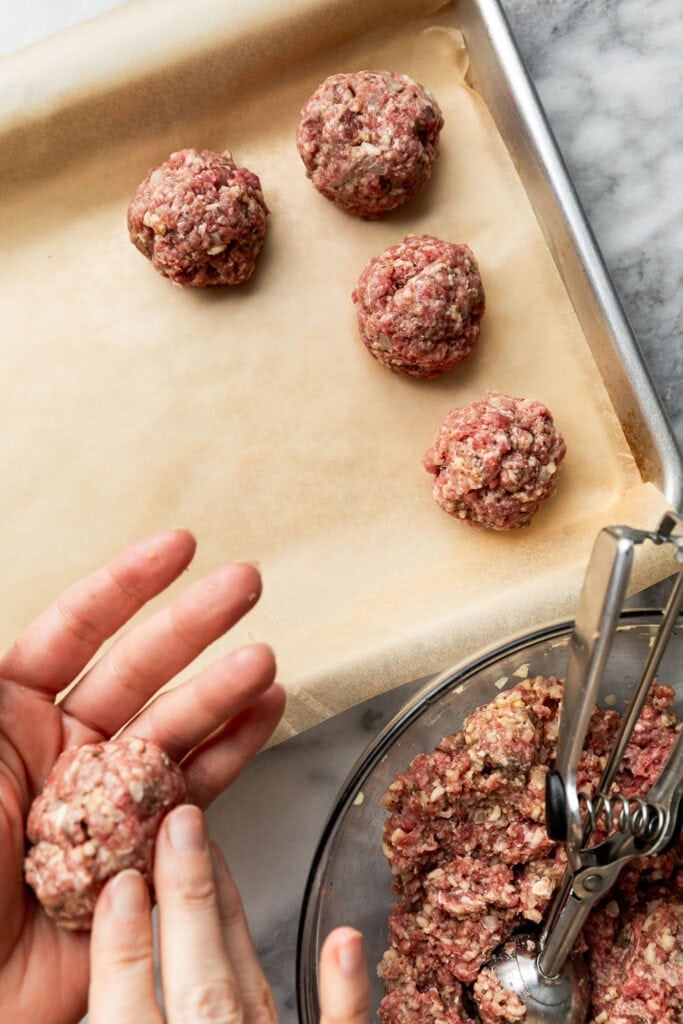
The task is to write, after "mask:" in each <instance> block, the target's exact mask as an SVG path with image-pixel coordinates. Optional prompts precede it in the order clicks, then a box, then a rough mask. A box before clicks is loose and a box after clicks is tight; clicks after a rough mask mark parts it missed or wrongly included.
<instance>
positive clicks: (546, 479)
mask: <svg viewBox="0 0 683 1024" xmlns="http://www.w3.org/2000/svg"><path fill="white" fill-rule="evenodd" d="M565 452H566V445H565V443H564V439H563V437H562V435H561V434H560V432H559V431H558V430H556V428H555V426H554V424H553V418H552V416H551V414H550V412H549V411H548V410H547V409H546V407H545V406H544V405H542V404H541V402H536V401H533V400H532V399H528V398H512V397H510V396H509V395H499V394H496V393H495V392H489V394H487V395H484V397H483V398H482V400H481V401H480V402H472V403H471V404H470V405H466V406H464V407H463V408H462V409H454V410H453V411H452V412H450V413H449V414H448V416H446V418H445V420H444V421H443V423H442V424H441V428H440V429H439V433H438V434H437V436H436V440H435V441H434V444H433V445H432V447H431V448H430V449H429V451H428V452H427V454H426V455H425V456H424V458H423V460H422V464H423V465H424V467H425V469H426V470H427V471H428V472H429V473H433V474H434V499H435V500H436V502H437V504H439V505H440V506H441V508H442V509H443V510H444V511H445V512H448V514H449V515H452V516H455V517H456V518H457V519H462V520H464V521H465V522H467V523H469V524H470V525H471V526H486V527H489V529H492V530H510V529H512V528H513V527H515V526H524V524H525V523H528V522H529V521H530V520H531V519H532V517H533V516H534V515H535V514H536V512H537V511H538V507H539V505H540V503H541V502H542V501H545V500H546V499H547V498H550V497H551V496H552V495H553V494H554V493H555V488H556V485H557V472H558V469H559V467H560V463H561V462H562V460H563V458H564V456H565Z"/></svg>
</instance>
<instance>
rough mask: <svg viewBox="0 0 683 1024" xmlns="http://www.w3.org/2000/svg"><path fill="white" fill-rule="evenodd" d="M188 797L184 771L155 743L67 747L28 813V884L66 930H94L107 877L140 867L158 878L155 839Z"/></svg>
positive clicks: (118, 742)
mask: <svg viewBox="0 0 683 1024" xmlns="http://www.w3.org/2000/svg"><path fill="white" fill-rule="evenodd" d="M185 796H186V791H185V780H184V777H183V774H182V772H181V770H180V768H178V766H177V765H175V764H174V763H173V762H172V761H171V759H170V758H169V757H168V756H167V755H166V754H164V752H163V751H162V750H160V749H159V748H158V747H157V746H156V745H155V744H154V743H150V742H149V740H142V739H137V738H135V737H132V738H129V739H120V740H110V741H109V742H107V743H88V744H86V745H85V746H83V747H77V748H74V749H72V750H66V751H64V753H63V754H62V755H61V757H60V758H59V759H58V760H57V762H56V764H55V766H54V768H53V769H52V771H51V772H50V774H49V776H48V779H47V782H46V783H45V788H44V790H43V792H42V793H41V794H40V796H39V797H37V798H36V799H35V800H34V802H33V805H32V807H31V811H30V813H29V816H28V823H27V829H26V831H27V834H28V838H29V840H30V842H31V843H33V844H35V845H34V846H32V848H31V849H30V850H29V853H28V856H27V857H26V863H25V871H26V881H27V882H28V883H29V885H30V886H32V888H33V889H34V890H35V893H36V896H37V897H38V899H39V900H40V902H41V903H42V904H43V907H44V908H45V910H46V911H47V913H48V914H49V915H50V917H52V918H54V920H55V921H56V922H57V924H59V925H60V926H61V927H62V928H69V929H72V930H76V929H83V928H90V925H91V921H92V913H93V909H94V907H95V901H96V900H97V897H98V895H99V892H100V890H101V889H102V888H103V887H104V884H105V882H106V881H107V879H108V878H111V876H112V875H115V874H117V872H119V871H123V869H124V868H137V870H138V871H140V872H141V873H142V875H143V876H144V877H145V879H146V881H147V882H148V883H149V884H150V885H151V882H152V860H153V853H154V841H155V838H156V834H157V832H158V830H159V826H160V824H161V821H162V819H163V817H164V815H165V814H167V812H168V811H170V810H171V808H172V807H175V806H176V805H177V804H180V803H182V802H183V800H184V799H185Z"/></svg>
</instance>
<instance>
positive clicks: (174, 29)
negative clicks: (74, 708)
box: [0, 0, 668, 735]
mask: <svg viewBox="0 0 683 1024" xmlns="http://www.w3.org/2000/svg"><path fill="white" fill-rule="evenodd" d="M439 6H440V5H439V4H438V3H427V2H423V3H420V2H415V3H412V4H410V3H408V2H404V3H401V4H396V3H395V2H391V3H390V2H389V0H386V2H384V0H383V2H381V3H375V4H372V5H368V4H359V3H342V2H339V0H337V2H334V3H333V2H329V3H323V2H319V3H315V4H314V3H312V2H311V0H297V3H293V4H287V5H283V4H278V3H275V2H272V3H266V2H261V3H257V4H253V5H247V4H240V3H237V2H236V0H235V2H232V3H223V4H217V3H210V2H203V3H198V4H193V5H189V6H188V5H184V4H179V3H175V2H173V3H164V4H160V3H158V2H157V0H146V2H145V3H143V4H140V5H138V4H136V5H132V6H131V7H130V8H125V9H123V10H122V11H120V12H117V14H118V17H117V18H115V19H106V18H105V19H98V21H95V22H93V23H92V24H90V25H87V26H84V27H83V29H82V31H81V33H80V34H78V33H76V34H75V35H74V34H73V33H67V34H65V36H64V37H58V38H56V39H55V40H53V41H51V42H50V43H49V44H45V45H43V46H39V47H36V48H34V49H33V50H29V51H26V52H25V53H24V54H22V55H19V56H18V57H17V58H13V59H11V60H10V63H9V64H7V63H5V64H3V65H2V66H0V85H1V86H2V88H0V95H2V96H3V101H2V102H3V104H4V112H3V111H2V110H0V138H1V139H3V147H0V149H2V152H3V153H4V157H3V160H4V164H3V171H2V174H3V177H2V179H0V184H1V185H2V193H1V194H2V196H3V198H2V200H0V216H1V217H2V224H3V246H2V253H0V273H1V274H2V280H3V284H4V290H5V299H4V302H3V307H2V313H1V314H0V315H1V317H2V340H1V355H0V360H1V363H0V365H1V368H2V380H3V382H4V385H5V387H4V400H3V404H4V423H5V430H4V440H3V445H2V451H1V452H0V486H1V490H2V510H3V514H2V527H3V528H2V537H3V546H4V549H5V555H4V559H3V569H4V586H3V590H2V598H1V599H0V612H1V614H0V620H1V625H0V629H1V631H2V632H1V635H0V643H1V644H2V646H6V645H8V644H9V643H10V642H11V640H12V639H13V638H14V636H15V635H16V634H17V633H18V632H19V630H20V629H21V627H22V626H23V625H25V624H26V623H27V622H28V621H30V619H31V618H32V617H33V616H34V615H36V614H37V613H38V612H39V611H40V610H41V609H42V608H43V607H44V606H45V605H46V604H47V603H48V602H49V601H50V600H51V599H52V598H53V597H54V596H55V595H56V594H57V593H58V592H59V591H60V590H61V589H63V588H64V587H66V586H67V585H68V584H69V583H71V582H72V581H73V580H75V579H76V578H77V577H78V576H80V575H82V574H84V573H86V572H87V571H89V570H90V569H92V568H94V567H96V566H97V565H98V564H100V563H102V562H104V561H105V560H106V559H107V558H109V557H110V556H111V555H112V554H113V553H114V552H115V551H116V550H117V549H118V548H119V547H121V546H123V545H124V544H126V543H128V542H130V541H131V540H133V539H134V538H136V537H138V536H140V535H142V534H144V533H145V532H147V531H151V530H154V529H157V528H161V527H164V526H172V525H184V526H187V527H189V528H190V529H192V530H193V531H194V532H195V533H196V535H197V537H198V540H199V550H198V554H197V558H196V561H195V563H194V565H193V567H192V569H191V571H190V577H191V578H196V577H198V576H199V575H200V574H201V573H202V572H205V571H207V570H208V569H210V568H212V567H213V566H215V565H216V564H218V563H220V562H221V561H224V560H228V559H232V558H248V559H257V560H258V561H259V562H260V563H261V567H262V571H263V575H264V580H265V589H264V596H263V598H262V601H261V603H260V604H259V606H258V608H257V609H256V610H255V611H254V613H253V614H251V615H250V616H249V618H248V620H247V621H245V623H244V624H242V625H241V626H240V627H238V629H236V630H235V631H234V632H233V633H232V634H231V635H230V636H229V637H228V638H226V639H225V640H224V641H221V642H220V643H219V644H218V645H216V646H215V647H214V648H213V649H212V651H211V652H209V654H208V655H207V656H205V658H204V660H205V661H206V660H208V658H209V657H211V658H213V657H216V656H218V654H219V653H220V651H221V650H223V649H225V648H227V647H229V646H232V645H235V644H237V643H242V642H246V641H250V640H252V639H255V638H258V639H261V640H265V641H268V642H270V643H271V644H273V646H274V647H275V649H276V651H277V654H278V661H279V665H280V676H281V678H282V681H283V682H284V683H285V684H286V686H287V687H288V689H289V693H290V700H289V705H288V711H287V723H286V725H285V727H284V728H283V730H282V731H281V735H284V734H285V733H287V732H292V731H299V730H301V729H303V728H306V727H308V726H310V725H313V724H314V723H316V722H318V721H320V720H321V719H323V718H324V717H326V716H328V715H330V714H334V713H336V712H338V711H341V710H342V709H344V708H346V707H348V706H349V705H351V704H352V703H354V702H356V701H359V700H362V699H364V698H366V697H369V696H371V695H373V694H375V693H378V692H380V691H382V690H384V689H386V688H388V687H391V686H393V685H396V684H397V683H400V682H403V681H406V680H408V679H410V678H412V677H415V676H419V675H424V674H427V673H428V672H431V671H435V670H437V669H439V668H442V667H444V666H445V665H446V664H448V663H449V662H450V661H454V660H459V659H461V658H463V657H464V656H466V655H468V654H471V653H474V652H475V651H477V650H479V649H480V648H482V647H484V646H487V645H489V644H491V643H492V642H494V641H496V640H497V639H503V638H504V637H506V636H507V635H509V634H511V633H515V632H519V631H523V630H526V629H530V628H534V627H536V626H538V625H539V624H541V623H542V622H545V621H548V620H551V619H555V618H558V617H561V616H567V617H569V616H570V615H571V614H572V610H573V607H574V604H575V601H576V597H577V595H578V590H579V587H580V582H581V579H582V576H583V570H584V567H585V561H586V558H587V556H588V552H589V550H590V546H591V544H592V542H593V539H594V537H595V534H596V533H597V531H598V529H599V528H600V527H601V526H603V525H605V524H608V523H612V522H619V521H623V522H628V523H629V524H631V525H634V526H646V527H652V526H653V525H655V524H656V522H657V518H658V516H659V515H660V513H661V512H662V510H663V508H664V507H665V502H664V499H663V498H662V496H661V495H660V494H659V493H658V492H657V491H656V489H655V488H654V487H653V486H652V485H651V484H649V483H647V482H644V481H643V480H641V478H640V476H639V473H638V471H637V468H636V466H635V463H634V461H633V458H632V456H631V453H630V451H629V449H628V446H627V444H626V441H625V439H624V436H623V433H622V430H621V427H620V425H619V423H618V421H617V419H616V417H615V415H614V412H613V410H612V407H611V405H610V402H609V399H608V397H607V394H606V392H605V390H604V387H603V385H602V382H601V380H600V377H599V374H598V372H597V369H596V366H595V363H594V361H593V358H592V356H591V354H590V351H589V349H588V346H587V343H586V341H585V338H584V337H583V335H582V333H581V331H580V329H579V326H578V323H577V321H576V318H575V316H574V313H573V311H572V308H571V304H570V302H569V299H568V297H567V294H566V292H565V290H564V287H563V285H562V282H561V280H560V279H559V276H558V274H557V272H556V270H555V267H554V265H553V263H552V260H551V258H550V255H549V253H548V250H547V248H546V245H545V243H544V241H543V238H542V235H541V233H540V230H539V228H538V226H537V224H536V221H535V219H534V216H533V213H532V211H531V208H530V206H529V204H528V201H527V199H526V196H525V194H524V191H523V188H522V186H521V184H520V182H519V180H518V178H517V175H516V172H515V170H514V168H513V166H512V164H511V161H510V159H509V157H508V154H507V152H506V150H505V148H504V146H503V144H502V142H501V140H500V138H499V136H498V134H497V132H496V130H495V128H494V126H493V123H492V121H491V120H490V118H489V116H488V114H487V111H486V109H485V108H484V106H483V104H482V102H481V101H480V99H479V98H478V96H477V95H476V94H474V93H473V92H472V91H471V90H470V89H469V88H468V87H467V86H466V85H465V84H464V75H465V71H466V63H467V62H466V55H465V52H464V49H463V46H462V41H461V38H460V36H459V34H458V32H457V30H456V25H457V22H456V18H455V15H454V13H453V12H452V11H451V10H450V9H448V10H441V11H438V10H436V9H437V8H438V7H439ZM285 9H286V16H285ZM370 9H372V10H371V11H370ZM411 10H412V11H413V12H416V13H417V14H419V15H422V14H424V13H425V12H427V13H428V14H430V12H432V11H436V13H434V14H430V16H429V17H426V18H423V17H420V18H418V19H411V18H410V17H409V12H410V11H411ZM171 15H173V16H171ZM155 16H156V20H155ZM202 18H203V22H202V25H203V32H200V33H199V34H198V35H197V34H196V33H195V35H193V33H192V31H190V29H191V26H190V21H192V26H194V28H195V29H196V27H197V25H199V23H200V21H201V19H202ZM371 18H372V19H374V24H375V25H377V26H379V28H378V29H377V31H375V32H370V33H369V34H367V29H368V27H369V22H370V19H371ZM193 19H196V20H193ZM212 19H213V21H212ZM153 23H154V24H157V25H158V26H159V34H158V37H154V39H153V40H152V42H151V43H150V44H149V47H148V33H149V27H150V25H151V24H153ZM184 28H185V29H186V31H185V32H183V29H184ZM361 32H366V34H365V35H359V33H361ZM124 36H125V38H126V39H127V40H128V49H127V50H126V49H124V50H121V48H120V47H119V48H118V49H117V48H116V45H115V44H116V43H117V41H118V42H119V43H120V42H121V39H122V38H123V37H124ZM350 37H354V38H352V39H351V41H348V40H349V39H350ZM84 48H85V49H84ZM150 48H151V49H150ZM76 52H78V53H86V52H87V54H88V56H87V61H86V67H85V70H84V69H83V68H82V67H80V66H78V67H75V66H74V60H73V58H74V55H75V53H76ZM148 53H149V54H150V55H149V57H148ZM114 54H116V57H114ZM311 54H313V55H314V56H313V57H311V56H310V55H311ZM269 55H270V56H269ZM147 57H148V63H147V64H146V63H145V59H146V58H147ZM285 64H286V67H285ZM93 65H98V66H99V68H100V74H99V75H98V73H97V70H96V69H95V68H94V67H93ZM359 68H390V69H395V70H397V71H404V72H407V73H408V74H410V75H412V76H413V77H415V78H416V79H417V80H418V81H420V82H423V83H424V84H427V85H429V86H430V87H431V88H432V90H433V92H434V93H435V95H436V97H437V98H438V101H439V103H440V104H441V106H442V109H443V111H444V116H445V121H446V126H445V128H444V131H443V135H442V152H441V156H440V158H439V161H438V164H437V168H436V171H435V175H434V178H433V180H432V182H431V184H430V186H429V188H428V190H427V191H426V192H425V194H424V195H423V197H421V198H420V199H419V200H417V201H416V202H413V203H412V204H410V205H409V206H406V207H405V208H403V210H400V211H397V212H396V213H395V214H393V215H391V216H389V217H387V218H385V219H384V220H382V221H381V222H379V223H372V224H369V223H361V222H359V221H357V220H355V219H352V218H350V217H348V216H346V215H344V214H343V213H341V212H339V211H337V210H336V209H335V208H334V207H332V206H331V205H330V204H329V203H327V202H326V201H325V200H324V199H322V198H321V197H320V196H319V195H318V194H317V193H316V192H315V191H314V190H313V188H312V186H311V185H310V183H309V182H308V181H307V179H306V178H305V175H304V171H303V167H302V165H301V162H300V160H299V157H298V155H297V153H296V148H295V143H294V134H295V130H296V124H297V119H298V112H299V109H300V107H301V105H302V103H303V102H304V101H305V99H306V98H307V97H308V95H309V94H310V93H311V92H312V91H313V89H314V88H315V86H316V85H317V84H318V83H319V82H320V81H321V80H322V79H323V78H324V77H325V76H327V75H328V74H332V73H334V72H337V71H341V70H352V69H359ZM47 72H49V73H50V75H52V79H53V81H52V85H53V89H52V92H50V89H49V87H48V86H47V85H46V82H47V81H48V80H49V75H48V73H47ZM32 75H33V77H31V76H32ZM12 83H14V84H15V86H17V83H23V84H24V94H23V95H18V92H21V90H18V88H14V89H12ZM30 83H32V85H31V84H30ZM8 89H9V93H8ZM9 141H11V142H12V145H13V146H14V150H13V155H12V153H8V149H7V143H8V142H9ZM183 146H197V147H209V148H213V149H217V150H222V149H226V148H229V149H230V150H231V151H232V153H233V155H234V156H235V158H236V160H237V161H238V163H240V164H245V165H246V166H248V167H249V168H251V169H252V170H254V171H256V172H257V173H258V174H259V175H260V176H261V180H262V184H263V188H264V192H265V195H266V199H267V202H268V205H269V207H270V209H271V211H272V217H271V218H270V222H269V227H268V237H267V242H266V247H265V250H264V252H263V254H262V258H261V261H260V265H259V267H258V269H257V272H256V274H255V276H254V278H253V280H252V281H251V282H250V283H249V284H248V285H246V286H243V287H241V288H239V289H226V290H221V291H211V292H205V293H199V292H197V291H193V290H190V289H187V290H184V291H183V290H180V289H177V288H174V287H173V286H172V285H171V284H169V283H168V282H167V281H165V280H163V279H162V278H161V277H159V276H158V275H157V274H156V273H155V272H154V271H153V270H152V268H151V266H149V265H148V264H147V263H146V261H145V260H144V259H143V258H142V257H141V256H140V255H139V254H138V253H137V252H136V251H135V250H134V249H133V247H132V246H131V245H130V243H129V241H128V238H127V233H126V226H125V218H126V208H127V204H128V202H129V200H130V197H131V195H132V193H133V191H134V189H135V186H136V184H137V182H138V181H139V180H140V179H141V177H142V176H143V175H144V174H145V173H146V171H147V169H148V168H149V167H150V166H152V165H154V164H156V163H158V162H160V161H161V160H163V159H165V158H166V157H167V156H168V154H169V153H170V152H171V151H172V150H174V149H178V148H181V147H183ZM410 232H417V233H422V232H427V233H431V234H435V235H437V236H439V237H442V238H446V239H449V240H452V241H458V242H460V241H467V242H468V243H469V244H470V245H471V247H472V248H473V250H474V252H475V254H476V256H477V258H478V259H479V262H480V266H481V271H482V275H483V280H484V284H485V288H486V294H487V313H486V316H485V319H484V327H483V331H482V337H481V341H480V343H479V345H478V347H477V349H476V350H475V352H474V354H473V355H472V356H471V357H470V358H469V359H468V360H466V362H465V363H463V364H462V365H461V366H460V367H459V368H456V370H455V371H453V372H452V373H450V374H448V375H447V376H446V377H444V378H442V379H440V380H437V381H433V382H428V383H424V382H420V383H418V382H413V381H407V380H402V379H400V378H398V377H395V376H393V375H392V374H390V373H388V372H387V371H386V370H384V369H383V368H382V367H380V366H379V365H378V364H377V363H375V362H374V360H372V359H371V358H370V356H369V355H368V354H367V353H366V351H365V350H364V348H363V346H362V345H361V343H360V341H359V339H358V337H357V332H356V325H355V317H354V310H353V306H352V304H351V300H350V292H351V290H352V288H353V285H354V283H355V281H356V278H357V276H358V274H359V273H360V271H361V269H362V268H363V266H364V265H365V263H366V262H367V261H368V259H369V258H370V257H371V256H373V255H374V254H376V253H378V252H379V251H380V250H381V249H383V248H384V247H385V246H387V245H389V244H392V243H394V242H396V241H399V240H400V239H401V238H403V237H404V236H405V235H406V234H408V233H410ZM488 389H495V390H500V391H504V392H508V393H511V394H517V395H524V396H528V397H534V398H539V399H541V400H542V401H543V402H545V403H546V404H547V405H548V406H549V408H550V409H551V410H552V412H553V414H554V416H555V419H556V422H557V424H558V426H559V427H560V429H561V430H562V432H563V433H564V435H565V438H566V440H567V446H568V456H567V459H566V462H565V464H564V466H563V470H562V473H561V483H560V488H559V492H558V494H557V496H556V497H555V498H554V499H553V500H552V501H551V502H550V503H548V504H547V506H546V507H545V508H544V509H543V510H542V512H541V513H540V514H539V515H538V517H537V519H536V520H535V522H534V523H533V525H532V526H531V527H530V528H529V529H526V530H522V531H514V532H512V533H510V534H508V535H504V534H491V533H486V532H483V531H476V530H474V529H469V528H467V527H465V526H462V525H460V524H458V523H456V522H455V521H453V520H451V519H450V518H449V517H447V516H446V515H445V514H444V513H443V512H441V511H440V510H439V509H438V508H437V506H436V505H435V503H434V502H433V499H432V497H431V479H430V477H428V475H427V474H426V473H425V471H424V470H423V469H422V467H421V465H420V457H421V455H422V453H423V452H424V451H425V450H426V448H427V447H428V446H429V445H430V443H431V441H432V439H433V436H434V434H435V432H436V430H437V428H438V425H439V423H440V422H441V419H442V418H443V416H444V415H445V414H446V413H447V412H448V411H449V410H450V409H451V408H453V407H455V406H456V405H460V404H464V403H466V402H469V401H471V400H473V399H476V398H480V397H481V396H482V394H483V393H484V392H485V391H486V390H488ZM667 571H668V565H667V564H665V563H664V562H663V561H662V558H661V555H655V554H654V553H653V554H650V555H648V556H647V557H646V558H644V559H641V561H640V563H639V569H638V573H637V576H636V579H635V580H634V587H635V588H640V587H643V586H646V585H647V584H649V583H650V582H653V581H654V580H655V579H656V578H660V577H661V576H663V575H664V574H665V573H666V572H667ZM187 580H188V577H187V576H186V577H185V578H184V580H183V581H181V583H180V584H179V585H183V584H184V583H186V582H187Z"/></svg>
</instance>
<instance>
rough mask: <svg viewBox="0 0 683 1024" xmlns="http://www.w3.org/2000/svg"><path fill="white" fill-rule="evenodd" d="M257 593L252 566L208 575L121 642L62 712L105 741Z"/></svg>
mask: <svg viewBox="0 0 683 1024" xmlns="http://www.w3.org/2000/svg"><path fill="white" fill-rule="evenodd" d="M260 593H261V578H260V576H259V574H258V572H257V571H256V569H255V568H254V567H253V566H252V565H247V564H246V563H243V562H236V563H234V564H233V565H224V566H221V568H220V569H216V570H214V572H212V573H209V575H208V576H205V577H204V578H203V579H201V580H199V581H198V582H197V583H195V584H193V586H191V587H188V589H187V590H186V591H185V592H184V593H183V594H181V595H180V596H179V597H177V598H176V600H175V601H174V602H173V603H172V604H170V605H168V607H167V608H164V609H163V611H161V612H158V613H157V614H156V615H153V616H152V617H151V618H150V619H149V620H148V621H147V622H143V623H142V624H141V625H140V626H138V627H137V628H136V629H133V630H131V632H130V633H128V634H126V635H124V636H122V637H121V638H120V639H119V640H117V641H116V643H115V644H114V645H113V646H112V648H111V650H109V651H108V652H107V654H105V656H104V657H103V658H102V659H101V661H99V662H97V664H95V665H94V666H93V668H92V669H90V671H89V672H88V673H87V674H86V675H85V676H84V677H83V679H82V680H81V682H80V683H79V684H78V686H77V687H76V688H75V689H74V690H72V691H71V693H69V694H68V696H67V697H66V699H65V700H64V703H63V709H64V711H66V712H68V714H70V715H73V716H74V717H75V718H78V719H79V720H80V721H81V722H84V723H86V724H87V725H89V726H91V727H92V728H94V729H97V730H99V731H100V732H102V733H104V734H105V735H111V734H112V733H115V732H116V731H117V730H118V729H120V728H121V726H122V725H125V724H126V722H127V721H128V720H129V719H130V718H132V717H133V715H135V714H137V712H138V711H139V710H140V708H142V707H143V706H144V705H145V704H146V703H147V701H148V700H149V698H150V697H151V696H152V695H153V694H154V693H155V692H156V691H157V690H158V689H159V687H160V686H163V685H164V683H167V682H169V680H170V679H172V678H173V676H174V675H176V673H177V672H180V670H181V669H183V668H185V666H186V665H189V664H190V663H191V662H192V661H194V659H195V658H196V657H197V655H198V654H200V653H201V651H203V650H204V648H205V647H208V646H209V644H210V643H213V641H214V640H217V639H218V637H219V636H222V635H223V633H225V632H226V631H227V630H228V629H230V627H231V626H234V624H235V623H236V622H237V621H238V620H239V619H241V618H242V616H243V615H244V614H245V612H247V611H249V609H250V608H251V607H252V605H254V604H255V602H256V601H257V599H258V596H259V594H260Z"/></svg>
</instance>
